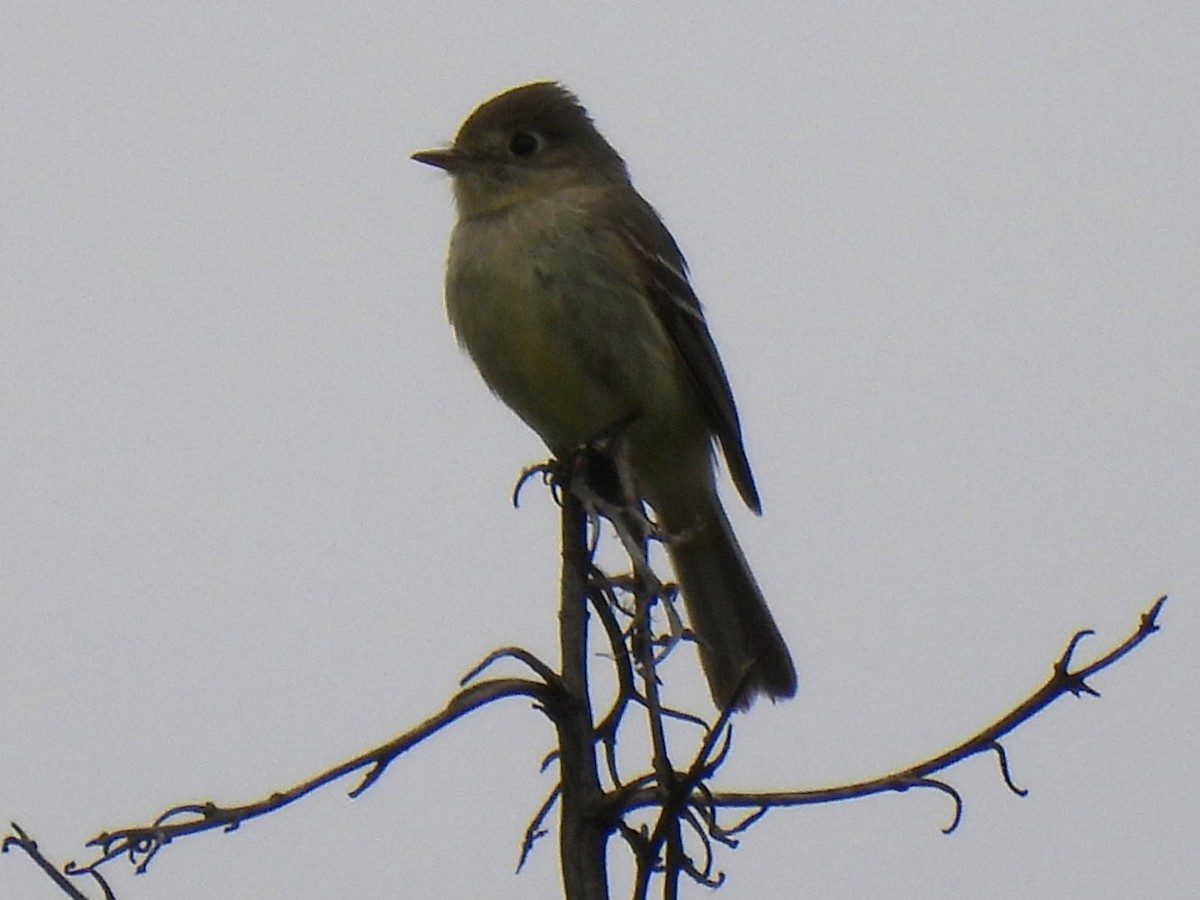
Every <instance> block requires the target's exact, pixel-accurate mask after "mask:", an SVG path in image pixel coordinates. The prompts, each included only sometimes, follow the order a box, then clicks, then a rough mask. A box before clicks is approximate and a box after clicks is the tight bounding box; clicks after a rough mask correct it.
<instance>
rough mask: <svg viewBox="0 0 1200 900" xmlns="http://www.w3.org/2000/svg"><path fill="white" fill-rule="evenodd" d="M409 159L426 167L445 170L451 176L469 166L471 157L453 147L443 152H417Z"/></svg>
mask: <svg viewBox="0 0 1200 900" xmlns="http://www.w3.org/2000/svg"><path fill="white" fill-rule="evenodd" d="M411 158H412V159H415V160H416V161H417V162H419V163H425V165H427V166H436V167H437V168H439V169H445V170H446V171H447V172H449V173H450V174H451V175H453V174H454V173H456V172H461V171H462V170H463V169H465V168H467V167H468V166H470V164H471V157H469V156H468V155H467V154H465V153H463V152H462V151H461V150H457V149H455V148H454V147H448V148H446V149H445V150H418V151H417V152H416V153H414V154H413V155H412V157H411Z"/></svg>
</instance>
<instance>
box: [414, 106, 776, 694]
mask: <svg viewBox="0 0 1200 900" xmlns="http://www.w3.org/2000/svg"><path fill="white" fill-rule="evenodd" d="M413 159H415V160H417V161H418V162H422V163H427V164H428V165H432V166H437V167H438V168H440V169H444V170H446V171H447V172H449V173H450V175H451V176H453V188H454V199H455V202H456V206H457V208H458V222H457V223H456V224H455V226H454V231H453V234H452V235H451V238H450V252H449V257H448V260H447V265H446V309H447V312H448V313H449V317H450V322H451V324H452V325H453V327H454V331H455V333H456V335H457V337H458V340H459V342H460V343H461V344H462V345H463V346H464V347H465V348H466V349H467V352H468V353H469V354H470V355H471V357H472V359H473V360H474V361H475V364H476V365H477V366H478V367H479V371H480V373H481V374H482V375H483V378H484V380H485V381H486V382H487V384H488V385H489V387H491V389H492V390H493V391H494V392H495V393H496V394H498V395H499V396H500V398H501V399H502V400H503V401H504V402H505V403H507V404H508V405H509V406H510V407H511V408H512V409H513V410H514V411H515V412H516V413H517V415H519V416H520V417H521V418H522V419H524V420H525V422H526V423H527V424H528V425H529V426H530V427H531V428H532V429H533V430H534V431H536V432H537V433H538V434H539V435H540V436H541V438H542V440H544V441H545V442H546V444H547V446H548V447H549V448H550V450H551V452H553V453H555V454H561V453H564V452H566V451H569V450H571V449H573V448H575V447H577V446H579V445H581V444H584V443H586V442H588V441H589V440H592V439H594V438H596V437H598V436H600V435H603V434H605V433H606V432H608V431H610V430H611V429H614V428H617V427H621V428H623V429H624V430H623V435H624V439H625V441H626V446H627V450H628V462H629V468H630V470H631V472H632V475H633V479H634V482H635V485H634V487H635V489H636V490H637V492H638V494H639V496H640V498H641V499H643V500H645V501H646V502H647V503H648V504H649V505H650V506H651V508H652V509H653V510H654V512H655V514H656V515H657V518H658V522H659V524H660V526H661V527H662V528H663V529H664V530H665V531H666V533H667V535H668V538H667V540H666V549H667V553H668V555H669V556H670V559H671V562H672V565H673V566H674V569H675V574H676V576H677V578H678V581H679V584H680V588H681V590H682V593H683V598H684V601H685V604H686V609H687V614H688V619H689V622H690V625H691V629H692V631H693V633H694V634H695V636H696V639H697V643H698V645H699V648H700V660H701V663H702V665H703V667H704V672H705V675H706V676H707V678H708V684H709V688H710V690H711V691H712V696H713V700H714V701H715V703H716V704H717V706H718V707H721V708H724V707H725V706H727V705H730V704H732V705H734V706H736V707H741V708H745V707H747V706H749V705H750V702H751V701H752V700H753V699H754V697H755V696H756V695H758V694H766V695H767V696H769V697H771V698H773V699H775V698H782V697H790V696H792V695H793V694H794V693H795V692H796V672H795V669H794V668H793V666H792V660H791V657H790V655H789V654H788V650H787V646H786V645H785V644H784V641H783V638H782V636H781V635H780V634H779V629H778V628H777V627H776V625H775V622H774V620H773V619H772V618H771V613H770V612H769V611H768V609H767V605H766V603H765V601H764V600H763V597H762V593H761V592H760V591H759V589H758V585H757V584H756V583H755V580H754V576H753V575H752V574H751V572H750V568H749V566H748V565H747V563H746V558H745V557H744V556H743V555H742V551H741V548H740V547H739V546H738V543H737V540H736V539H735V538H734V535H733V531H732V529H731V528H730V525H729V520H728V519H727V518H726V516H725V511H724V510H723V509H722V507H721V502H720V500H719V499H718V497H717V489H716V476H715V471H714V460H713V442H714V441H716V442H717V443H719V444H720V446H721V449H722V451H723V452H724V455H725V461H726V463H727V464H728V467H729V472H730V474H731V476H732V477H733V483H734V484H735V485H736V486H737V489H738V492H739V493H740V494H741V496H742V499H743V500H744V501H745V502H746V505H747V506H749V507H750V508H751V509H752V510H754V511H755V512H756V513H759V512H761V504H760V502H759V498H758V491H757V489H756V488H755V486H754V478H753V476H752V475H751V474H750V463H749V461H748V460H747V459H746V452H745V449H744V447H743V446H742V433H741V425H740V423H739V421H738V415H737V410H736V408H735V407H734V402H733V394H732V392H731V391H730V388H729V382H728V380H727V379H726V376H725V369H724V367H723V366H722V365H721V360H720V358H719V357H718V356H717V348H716V346H715V345H714V344H713V340H712V337H711V336H710V335H709V332H708V326H707V325H706V323H705V321H704V315H703V313H702V312H701V309H700V302H699V300H697V298H696V295H695V293H693V291H692V288H691V285H690V284H689V283H688V278H687V267H686V263H685V262H684V259H683V255H682V253H680V250H679V247H678V246H677V245H676V244H675V240H674V238H672V237H671V234H670V232H668V231H667V229H666V226H664V225H663V223H662V222H661V221H660V220H659V218H658V215H657V214H656V213H655V211H654V209H653V208H652V207H651V206H650V204H648V203H647V202H646V201H645V200H643V199H642V197H641V196H640V195H639V194H638V193H637V191H635V190H634V188H633V185H632V184H631V183H630V181H629V175H628V173H627V171H626V169H625V163H624V162H623V161H622V160H621V157H620V156H618V155H617V152H616V151H615V150H614V149H613V148H612V147H611V146H610V145H609V143H608V142H607V141H606V140H605V139H604V138H603V137H602V136H601V134H600V132H599V131H597V130H596V128H595V126H594V125H593V124H592V121H591V119H590V118H589V117H588V114H587V111H586V110H585V109H584V108H583V107H582V106H581V105H580V103H579V101H578V100H577V99H576V98H575V97H574V95H572V94H571V93H570V92H568V91H567V90H566V89H565V88H563V87H562V86H560V85H558V84H554V83H550V82H540V83H537V84H528V85H524V86H522V87H518V88H514V89H512V90H510V91H507V92H505V93H503V94H501V95H499V96H498V97H495V98H493V99H491V100H489V101H487V102H486V103H484V104H483V105H482V106H480V107H479V108H478V109H476V110H475V111H474V112H473V113H471V115H470V116H469V117H468V118H467V120H466V121H465V122H464V123H463V125H462V127H461V128H460V129H459V131H458V134H457V136H456V137H455V139H454V144H453V146H451V147H450V148H448V149H444V150H424V151H422V152H420V153H415V154H413Z"/></svg>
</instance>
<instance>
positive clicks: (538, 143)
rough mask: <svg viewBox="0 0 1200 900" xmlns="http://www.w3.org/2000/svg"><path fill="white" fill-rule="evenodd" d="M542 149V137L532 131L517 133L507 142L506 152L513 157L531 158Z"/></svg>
mask: <svg viewBox="0 0 1200 900" xmlns="http://www.w3.org/2000/svg"><path fill="white" fill-rule="evenodd" d="M540 149H542V136H541V135H540V134H535V133H534V132H532V131H518V132H517V133H516V134H514V135H513V136H512V140H511V141H509V142H508V150H509V152H510V153H512V155H513V156H522V157H525V156H533V154H535V153H537V152H538V151H539V150H540Z"/></svg>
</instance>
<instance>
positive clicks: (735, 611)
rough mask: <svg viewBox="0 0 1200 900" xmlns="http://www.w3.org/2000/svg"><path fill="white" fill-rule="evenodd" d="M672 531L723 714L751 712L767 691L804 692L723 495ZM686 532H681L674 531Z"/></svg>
mask: <svg viewBox="0 0 1200 900" xmlns="http://www.w3.org/2000/svg"><path fill="white" fill-rule="evenodd" d="M706 499H707V502H706V503H704V505H703V506H702V507H701V508H700V509H699V510H697V509H694V508H693V510H692V511H691V515H690V516H689V517H688V518H689V519H690V523H689V524H684V523H683V522H671V521H668V522H665V523H664V524H665V525H666V526H667V528H668V529H672V532H671V533H672V537H671V539H670V541H669V542H668V543H667V553H668V555H669V556H670V557H671V563H672V564H673V566H674V568H675V575H676V577H677V579H678V580H679V584H680V588H681V589H682V592H683V599H684V603H685V606H686V608H687V614H688V620H689V624H690V625H691V629H692V632H693V633H694V634H695V636H696V640H697V642H698V644H699V647H700V662H701V664H702V665H703V667H704V674H705V676H706V677H707V678H708V687H709V690H710V691H711V692H712V696H713V701H714V702H715V703H716V705H717V707H718V708H719V709H725V708H726V707H727V706H733V707H734V708H737V709H745V708H747V707H748V706H749V705H750V704H751V703H752V702H753V700H754V698H755V697H757V696H758V695H760V694H765V695H766V696H768V697H770V698H771V699H772V700H779V699H783V698H785V697H791V696H793V695H794V694H795V693H796V669H795V667H794V666H793V665H792V657H791V654H790V653H788V649H787V645H786V644H785V643H784V641H783V636H782V635H781V634H780V633H779V628H778V627H777V626H776V625H775V620H774V619H773V618H771V612H770V610H768V609H767V603H766V601H765V600H764V599H763V596H762V592H761V591H760V590H759V589H758V584H757V583H756V582H755V580H754V575H753V574H752V573H751V572H750V567H749V566H748V565H747V564H746V558H745V556H743V555H742V550H741V547H739V546H738V542H737V538H736V537H734V534H733V529H732V528H731V527H730V525H729V519H728V518H727V517H726V515H725V510H724V509H722V508H721V501H720V500H719V499H718V498H717V496H716V493H715V492H713V493H709V494H707V498H706ZM674 529H678V530H674Z"/></svg>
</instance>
